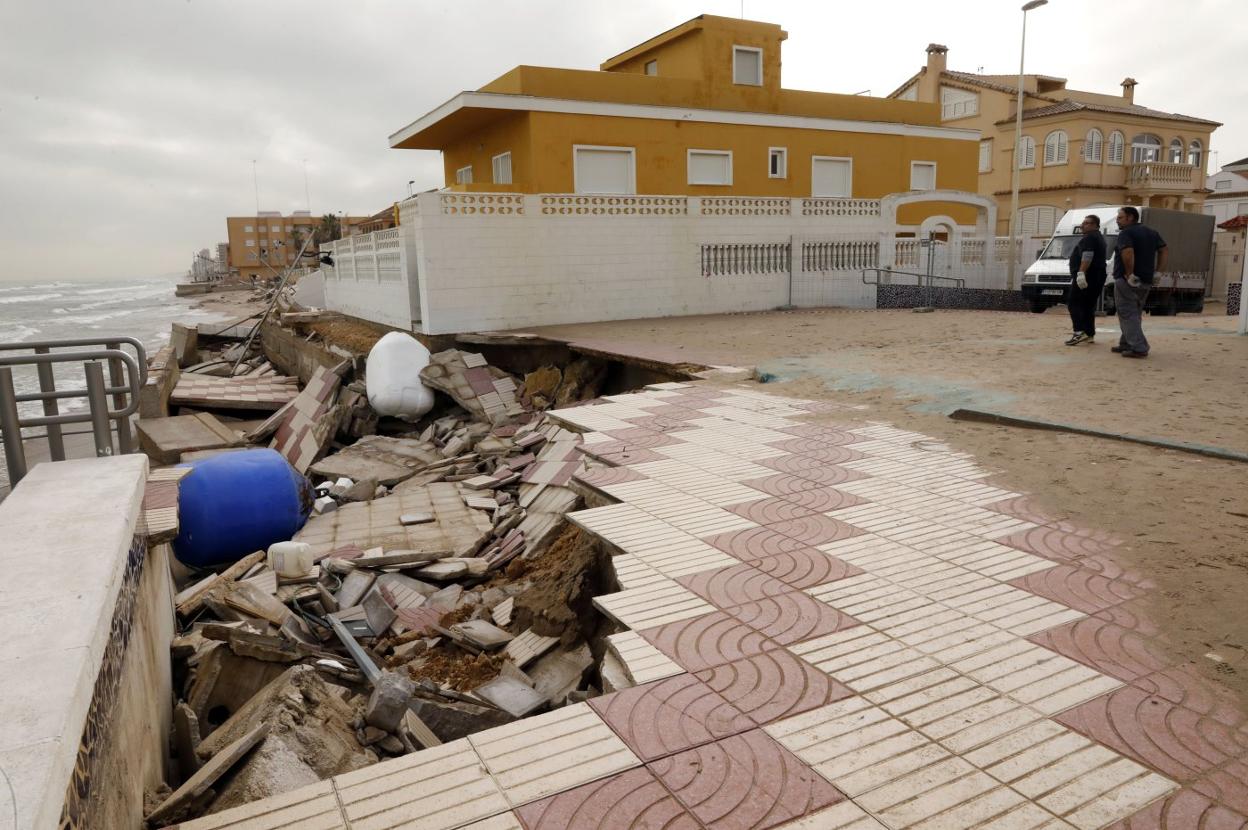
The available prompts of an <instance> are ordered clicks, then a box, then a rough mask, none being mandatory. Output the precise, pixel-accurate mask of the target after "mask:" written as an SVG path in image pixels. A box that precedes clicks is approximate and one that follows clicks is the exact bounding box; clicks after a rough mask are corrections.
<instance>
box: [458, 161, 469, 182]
mask: <svg viewBox="0 0 1248 830" xmlns="http://www.w3.org/2000/svg"><path fill="white" fill-rule="evenodd" d="M455 184H472V165H471V164H467V165H464V166H463V167H461V168H459V169H458V170H456V171H455Z"/></svg>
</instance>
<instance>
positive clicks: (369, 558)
mask: <svg viewBox="0 0 1248 830" xmlns="http://www.w3.org/2000/svg"><path fill="white" fill-rule="evenodd" d="M450 555H451V552H450V551H449V550H433V551H419V550H391V551H386V552H385V553H365V554H364V555H363V556H361V557H360V558H359V559H355V560H353V562H352V564H354V565H355V567H357V568H393V567H403V566H406V565H423V564H425V563H426V562H436V561H438V560H439V559H444V558H446V557H448V556H450Z"/></svg>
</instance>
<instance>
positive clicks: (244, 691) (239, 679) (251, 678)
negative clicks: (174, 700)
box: [186, 646, 288, 738]
mask: <svg viewBox="0 0 1248 830" xmlns="http://www.w3.org/2000/svg"><path fill="white" fill-rule="evenodd" d="M287 668H288V667H287V666H286V665H285V664H283V663H267V662H265V661H263V660H256V659H253V658H251V657H240V656H238V655H237V654H234V653H233V652H232V651H230V649H229V648H228V647H225V646H213V647H211V648H209V649H207V650H206V651H204V652H201V654H200V655H199V658H198V662H196V663H195V664H194V666H193V667H192V670H193V677H192V679H191V682H190V685H189V688H188V689H187V693H186V703H187V705H188V706H190V707H191V711H192V712H194V713H195V717H196V719H197V720H198V721H199V728H200V732H201V734H202V735H203V736H204V737H205V738H207V737H209V736H211V735H212V734H213V731H214V730H215V729H216V728H217V727H218V726H220V725H221V724H222V723H224V722H225V721H226V720H227V719H228V718H229V717H230V716H231V715H232V714H234V713H235V712H237V711H238V710H239V709H240V708H242V707H243V706H245V705H246V704H247V701H249V700H251V699H252V698H253V697H254V696H255V695H256V693H257V692H259V691H260V690H261V689H263V688H264V687H265V686H267V685H268V684H269V683H271V682H273V680H274V679H275V678H277V677H279V676H281V674H282V673H283V672H284V671H286V670H287Z"/></svg>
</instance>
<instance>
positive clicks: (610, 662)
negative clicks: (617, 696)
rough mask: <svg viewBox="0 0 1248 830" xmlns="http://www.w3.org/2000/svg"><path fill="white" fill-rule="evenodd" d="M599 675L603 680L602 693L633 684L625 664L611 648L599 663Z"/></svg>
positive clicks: (615, 690) (609, 692)
mask: <svg viewBox="0 0 1248 830" xmlns="http://www.w3.org/2000/svg"><path fill="white" fill-rule="evenodd" d="M598 677H599V679H600V680H601V681H602V693H603V694H605V695H609V694H611V693H612V692H618V691H620V690H622V689H628V688H631V687H632V686H633V682H632V680H630V679H629V677H628V673H627V672H626V671H624V664H623V663H621V662H620V658H619V657H616V656H615V653H614V652H612V651H610V650H608V651H607V652H606V653H605V654H603V655H602V662H601V663H599V664H598Z"/></svg>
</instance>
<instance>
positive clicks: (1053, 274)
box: [1022, 205, 1214, 317]
mask: <svg viewBox="0 0 1248 830" xmlns="http://www.w3.org/2000/svg"><path fill="white" fill-rule="evenodd" d="M1120 207H1122V206H1121V205H1106V206H1104V207H1091V208H1079V209H1078V210H1068V211H1066V213H1065V215H1064V216H1062V218H1061V219H1060V220H1059V221H1058V223H1057V226H1056V227H1055V228H1054V229H1053V236H1052V237H1051V238H1050V239H1049V241H1048V244H1046V245H1045V246H1044V250H1043V251H1042V252H1041V253H1040V258H1039V259H1037V260H1036V261H1035V262H1033V263H1032V264H1031V266H1030V267H1028V268H1027V270H1026V271H1024V272H1023V285H1022V290H1023V296H1024V297H1025V298H1026V299H1027V302H1028V305H1029V306H1030V307H1031V310H1032V311H1033V312H1034V313H1036V314H1041V313H1043V312H1044V310H1045V309H1047V308H1048V307H1049V306H1053V305H1060V304H1063V303H1065V302H1066V294H1067V293H1068V292H1069V291H1070V284H1071V276H1070V254H1071V252H1072V251H1074V249H1075V245H1077V244H1078V243H1079V240H1080V238H1082V236H1083V234H1082V232H1081V231H1080V230H1079V225H1080V224H1081V223H1082V222H1083V219H1084V217H1085V216H1087V215H1089V214H1093V213H1094V214H1096V215H1097V216H1098V217H1100V220H1101V233H1102V234H1103V235H1104V236H1105V246H1106V252H1105V253H1106V267H1107V268H1108V270H1109V274H1110V278H1109V279H1108V280H1106V283H1105V293H1104V295H1103V296H1102V298H1101V308H1103V309H1104V311H1105V313H1106V314H1113V313H1114V280H1113V273H1114V247H1115V245H1116V244H1117V242H1118V220H1117V216H1118V209H1119V208H1120ZM1138 210H1139V211H1140V222H1142V223H1143V224H1145V225H1148V226H1149V227H1150V228H1153V229H1154V230H1156V231H1157V232H1158V233H1160V234H1161V238H1162V239H1164V240H1166V248H1167V250H1169V252H1170V253H1169V255H1168V257H1167V260H1166V270H1165V271H1158V272H1157V274H1156V276H1155V277H1154V279H1153V290H1152V291H1149V292H1148V301H1147V302H1146V303H1145V304H1144V310H1145V311H1147V312H1149V313H1150V314H1152V315H1154V316H1158V317H1160V316H1164V315H1171V314H1176V313H1178V312H1180V311H1190V312H1195V313H1200V312H1201V311H1202V310H1203V309H1204V307H1205V287H1206V285H1207V284H1208V281H1209V279H1210V277H1211V276H1212V269H1213V226H1214V218H1213V217H1212V216H1208V215H1206V214H1203V213H1187V212H1186V211H1181V210H1167V209H1165V208H1152V207H1145V208H1138Z"/></svg>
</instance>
